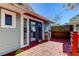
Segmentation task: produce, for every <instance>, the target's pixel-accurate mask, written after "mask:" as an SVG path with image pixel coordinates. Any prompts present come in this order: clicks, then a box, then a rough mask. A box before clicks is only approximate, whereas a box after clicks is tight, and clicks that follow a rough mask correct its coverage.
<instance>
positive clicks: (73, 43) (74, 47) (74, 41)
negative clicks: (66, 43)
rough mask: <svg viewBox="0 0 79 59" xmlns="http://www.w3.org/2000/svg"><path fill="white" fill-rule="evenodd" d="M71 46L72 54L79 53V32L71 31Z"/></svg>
mask: <svg viewBox="0 0 79 59" xmlns="http://www.w3.org/2000/svg"><path fill="white" fill-rule="evenodd" d="M71 46H72V55H73V56H77V55H78V32H72V33H71Z"/></svg>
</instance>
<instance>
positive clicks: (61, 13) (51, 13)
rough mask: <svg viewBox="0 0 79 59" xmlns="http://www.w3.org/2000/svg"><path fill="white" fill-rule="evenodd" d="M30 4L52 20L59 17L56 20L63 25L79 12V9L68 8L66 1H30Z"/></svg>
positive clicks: (40, 13) (37, 11)
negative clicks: (65, 6)
mask: <svg viewBox="0 0 79 59" xmlns="http://www.w3.org/2000/svg"><path fill="white" fill-rule="evenodd" d="M29 5H30V6H31V7H32V9H33V10H34V11H35V12H36V13H38V14H39V15H42V16H44V17H46V18H48V19H49V20H51V21H53V20H54V19H56V18H58V19H57V21H56V22H57V23H59V24H61V25H62V24H65V23H69V20H70V19H71V18H72V17H74V16H76V15H77V14H79V9H76V10H67V9H66V8H64V7H63V5H65V4H64V3H30V4H29ZM56 16H57V17H56Z"/></svg>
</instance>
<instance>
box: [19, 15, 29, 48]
mask: <svg viewBox="0 0 79 59" xmlns="http://www.w3.org/2000/svg"><path fill="white" fill-rule="evenodd" d="M24 18H25V19H27V44H25V45H24ZM20 34H21V40H20V48H23V47H26V46H28V45H29V18H27V17H26V16H24V15H23V14H21V33H20Z"/></svg>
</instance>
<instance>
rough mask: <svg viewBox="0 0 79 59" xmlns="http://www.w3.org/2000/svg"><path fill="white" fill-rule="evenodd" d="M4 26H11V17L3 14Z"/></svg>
mask: <svg viewBox="0 0 79 59" xmlns="http://www.w3.org/2000/svg"><path fill="white" fill-rule="evenodd" d="M5 25H12V16H11V15H8V14H5Z"/></svg>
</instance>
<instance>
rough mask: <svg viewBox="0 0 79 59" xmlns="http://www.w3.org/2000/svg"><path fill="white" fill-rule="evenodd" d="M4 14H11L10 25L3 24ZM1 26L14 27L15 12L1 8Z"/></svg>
mask: <svg viewBox="0 0 79 59" xmlns="http://www.w3.org/2000/svg"><path fill="white" fill-rule="evenodd" d="M6 14H7V15H11V16H12V25H6V24H5V20H6V19H5V15H6ZM1 27H2V28H16V13H14V12H12V11H9V10H5V9H1Z"/></svg>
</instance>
